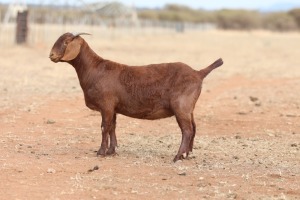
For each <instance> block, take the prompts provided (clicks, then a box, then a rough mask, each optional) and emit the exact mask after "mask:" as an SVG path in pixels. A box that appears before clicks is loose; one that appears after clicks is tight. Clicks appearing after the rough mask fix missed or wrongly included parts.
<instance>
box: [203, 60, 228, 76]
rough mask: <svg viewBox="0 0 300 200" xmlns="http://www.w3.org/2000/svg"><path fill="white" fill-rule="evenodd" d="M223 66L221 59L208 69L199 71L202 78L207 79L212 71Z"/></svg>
mask: <svg viewBox="0 0 300 200" xmlns="http://www.w3.org/2000/svg"><path fill="white" fill-rule="evenodd" d="M221 65H223V60H222V58H219V59H218V60H216V61H215V62H214V63H212V64H211V65H209V66H208V67H206V68H204V69H201V70H200V71H199V74H200V75H201V77H202V78H205V77H206V76H207V75H208V74H209V73H210V72H211V71H212V70H214V69H216V68H217V67H220V66H221Z"/></svg>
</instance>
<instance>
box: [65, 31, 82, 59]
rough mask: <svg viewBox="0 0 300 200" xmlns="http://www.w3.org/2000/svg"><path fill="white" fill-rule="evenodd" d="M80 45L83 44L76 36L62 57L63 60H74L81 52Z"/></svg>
mask: <svg viewBox="0 0 300 200" xmlns="http://www.w3.org/2000/svg"><path fill="white" fill-rule="evenodd" d="M80 47H81V44H80V42H79V40H78V39H77V37H75V38H74V39H73V40H72V41H71V42H70V43H69V44H68V46H67V47H66V50H65V54H64V56H63V57H62V58H61V60H63V61H70V60H73V59H74V58H76V56H77V55H78V54H79V52H80Z"/></svg>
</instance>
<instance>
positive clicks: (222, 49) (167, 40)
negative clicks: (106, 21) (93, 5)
mask: <svg viewBox="0 0 300 200" xmlns="http://www.w3.org/2000/svg"><path fill="white" fill-rule="evenodd" d="M92 33H93V32H92ZM103 35H104V33H103V34H102V33H97V34H93V35H92V36H85V38H86V40H87V41H88V42H89V43H90V46H91V47H92V48H93V49H94V50H95V51H96V52H97V53H99V54H100V55H101V56H102V57H104V58H107V59H111V60H114V61H118V62H122V63H126V64H131V65H139V64H149V63H160V62H172V61H181V62H184V63H187V64H189V65H190V66H192V67H193V68H195V69H200V68H202V67H205V66H207V65H208V64H210V63H211V62H213V61H214V60H216V59H217V58H219V57H222V58H223V60H224V65H223V66H222V67H221V68H218V69H217V70H215V71H213V72H212V73H211V74H210V75H209V76H208V77H207V78H206V79H205V82H204V85H203V92H202V94H201V96H200V99H199V100H198V103H197V105H196V108H195V111H194V115H195V120H196V124H197V134H196V138H195V145H194V151H193V154H192V155H191V156H190V157H189V159H187V160H183V161H180V162H177V163H175V164H174V163H173V162H172V159H173V157H174V156H175V154H176V153H177V150H178V148H179V145H180V140H181V133H180V130H179V128H178V126H177V124H176V120H175V119H174V118H167V119H163V120H156V121H147V120H138V119H132V118H128V117H124V116H121V115H118V119H117V138H118V144H119V146H118V148H117V155H115V156H113V157H106V158H101V157H96V151H97V150H98V148H99V145H100V142H101V128H100V124H101V116H100V114H99V113H97V112H94V111H91V110H89V109H88V108H86V107H85V104H84V99H83V94H82V91H81V88H80V86H79V83H78V80H77V76H76V73H75V70H74V69H73V68H72V67H71V66H69V65H67V64H64V63H59V64H55V63H52V62H50V60H49V59H48V54H49V51H50V49H51V46H52V44H53V43H54V41H55V39H56V38H57V37H58V36H59V35H55V36H53V38H54V39H53V41H52V42H49V43H41V44H34V45H26V46H14V45H6V46H0V47H1V49H2V51H1V59H0V70H1V72H0V80H1V81H0V143H1V144H0V151H1V155H0V179H1V181H0V190H1V193H0V199H159V198H160V199H300V92H299V91H300V59H299V55H300V48H299V44H300V34H299V33H285V34H283V33H269V32H220V31H203V32H187V33H184V34H177V33H163V32H162V33H161V32H159V33H157V32H153V34H126V35H122V34H121V33H114V35H113V36H112V37H107V35H108V34H107V35H106V36H105V37H102V36H103Z"/></svg>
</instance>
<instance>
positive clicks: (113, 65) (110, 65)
mask: <svg viewBox="0 0 300 200" xmlns="http://www.w3.org/2000/svg"><path fill="white" fill-rule="evenodd" d="M101 66H102V68H103V69H104V70H106V71H114V70H118V71H121V70H123V69H124V68H125V67H126V65H124V64H121V63H117V62H114V61H111V60H102V61H101Z"/></svg>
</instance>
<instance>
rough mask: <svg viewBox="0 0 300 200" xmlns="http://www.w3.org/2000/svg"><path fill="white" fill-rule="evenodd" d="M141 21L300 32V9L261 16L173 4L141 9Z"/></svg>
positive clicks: (239, 11) (243, 11) (244, 11)
mask: <svg viewBox="0 0 300 200" xmlns="http://www.w3.org/2000/svg"><path fill="white" fill-rule="evenodd" d="M138 15H139V18H141V19H148V20H157V21H158V20H160V21H176V22H192V23H214V24H216V25H217V27H218V28H220V29H226V30H227V29H234V30H254V29H267V30H272V31H295V30H299V29H300V8H298V9H293V10H290V11H289V12H276V13H261V12H259V11H256V10H242V9H222V10H217V11H206V10H195V9H192V8H189V7H186V6H181V5H176V4H169V5H166V6H165V7H164V8H163V9H158V10H157V9H156V10H155V9H154V10H140V11H139V12H138Z"/></svg>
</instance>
